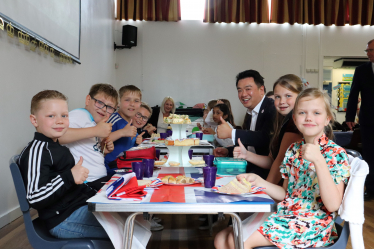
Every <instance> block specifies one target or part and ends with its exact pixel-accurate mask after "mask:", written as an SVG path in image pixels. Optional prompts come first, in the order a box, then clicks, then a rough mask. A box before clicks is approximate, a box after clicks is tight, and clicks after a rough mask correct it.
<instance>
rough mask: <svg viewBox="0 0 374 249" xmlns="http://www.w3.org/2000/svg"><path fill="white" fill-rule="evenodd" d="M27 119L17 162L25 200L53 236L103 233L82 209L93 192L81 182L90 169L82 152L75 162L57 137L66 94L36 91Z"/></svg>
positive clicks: (62, 128)
mask: <svg viewBox="0 0 374 249" xmlns="http://www.w3.org/2000/svg"><path fill="white" fill-rule="evenodd" d="M30 121H31V123H32V124H33V125H34V127H35V128H36V132H35V136H34V139H33V140H32V141H31V142H30V143H29V144H28V146H27V147H26V148H25V149H24V150H23V151H22V153H21V155H20V157H19V159H18V162H17V163H18V165H19V167H20V171H21V174H22V177H23V179H24V183H25V186H26V198H27V201H28V202H29V204H30V205H31V207H33V208H35V209H36V210H37V211H38V214H39V218H40V219H41V220H43V222H44V223H45V226H46V227H47V229H48V230H49V232H50V233H51V234H52V235H53V236H55V237H57V238H82V237H91V238H92V237H95V238H108V235H107V233H106V232H105V230H104V229H103V228H102V226H101V225H100V224H99V222H98V221H97V220H96V218H95V217H94V215H93V214H92V212H89V211H88V209H87V204H86V201H87V200H88V199H89V198H90V197H92V196H93V195H94V194H95V193H96V192H95V191H94V190H93V189H91V188H90V187H88V186H87V185H85V184H83V183H84V181H85V180H86V178H87V176H88V174H89V170H88V169H86V168H84V167H82V162H83V158H82V157H81V158H80V160H79V162H78V163H77V164H76V163H75V160H74V157H73V156H72V155H71V153H70V151H69V149H68V148H66V147H65V146H62V145H60V143H59V141H58V139H59V138H60V137H61V136H62V135H64V134H65V132H66V131H67V129H68V127H69V111H68V105H67V98H66V97H65V96H64V95H63V94H62V93H60V92H58V91H54V90H45V91H42V92H39V93H38V94H36V95H35V96H34V97H33V98H32V101H31V115H30Z"/></svg>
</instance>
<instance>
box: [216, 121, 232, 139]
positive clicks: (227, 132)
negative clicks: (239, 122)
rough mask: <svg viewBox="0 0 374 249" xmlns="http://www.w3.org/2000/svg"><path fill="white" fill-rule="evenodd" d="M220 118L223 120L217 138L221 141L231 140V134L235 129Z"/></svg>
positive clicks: (218, 128)
mask: <svg viewBox="0 0 374 249" xmlns="http://www.w3.org/2000/svg"><path fill="white" fill-rule="evenodd" d="M219 118H220V120H221V124H220V125H219V126H218V127H217V137H218V138H221V139H225V138H231V132H232V130H233V129H232V128H231V127H230V126H229V125H228V124H227V122H226V121H225V120H224V119H223V118H222V117H219Z"/></svg>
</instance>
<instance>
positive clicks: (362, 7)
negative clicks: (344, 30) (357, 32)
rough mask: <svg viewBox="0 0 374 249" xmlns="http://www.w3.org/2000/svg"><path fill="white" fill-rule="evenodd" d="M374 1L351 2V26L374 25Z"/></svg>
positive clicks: (351, 0) (356, 0)
mask: <svg viewBox="0 0 374 249" xmlns="http://www.w3.org/2000/svg"><path fill="white" fill-rule="evenodd" d="M373 2H374V1H373V0H349V24H350V25H356V24H361V25H374V17H373V12H374V6H373V5H374V4H373Z"/></svg>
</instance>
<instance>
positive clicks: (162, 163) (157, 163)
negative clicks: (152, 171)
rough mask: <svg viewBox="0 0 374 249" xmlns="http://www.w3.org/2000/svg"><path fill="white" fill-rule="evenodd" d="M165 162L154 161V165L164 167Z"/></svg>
mask: <svg viewBox="0 0 374 249" xmlns="http://www.w3.org/2000/svg"><path fill="white" fill-rule="evenodd" d="M165 163H166V161H155V165H159V166H160V165H164V164H165Z"/></svg>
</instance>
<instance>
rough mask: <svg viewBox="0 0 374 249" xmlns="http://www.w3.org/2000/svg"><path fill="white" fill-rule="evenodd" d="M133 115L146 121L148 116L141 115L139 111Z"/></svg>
mask: <svg viewBox="0 0 374 249" xmlns="http://www.w3.org/2000/svg"><path fill="white" fill-rule="evenodd" d="M135 117H137V118H142V119H143V121H144V122H147V121H148V117H146V116H143V115H142V114H141V113H140V112H138V113H136V114H135Z"/></svg>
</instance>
